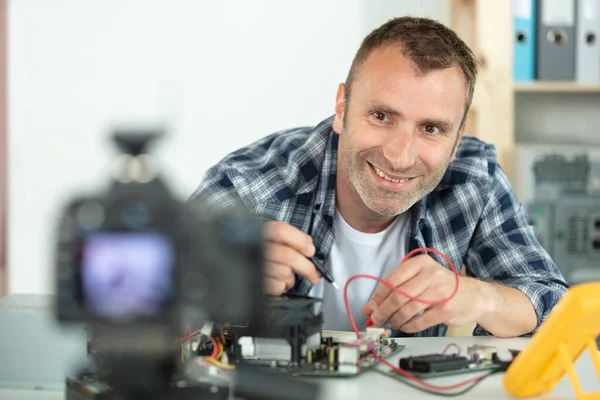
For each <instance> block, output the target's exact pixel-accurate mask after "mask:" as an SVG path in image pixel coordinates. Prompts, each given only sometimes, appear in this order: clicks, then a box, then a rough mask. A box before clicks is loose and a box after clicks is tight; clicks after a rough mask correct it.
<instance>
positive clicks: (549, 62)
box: [536, 0, 577, 81]
mask: <svg viewBox="0 0 600 400" xmlns="http://www.w3.org/2000/svg"><path fill="white" fill-rule="evenodd" d="M538 6H539V10H538V13H537V16H538V21H537V22H538V24H537V25H538V31H537V33H538V36H537V60H536V66H537V68H536V77H537V79H538V80H542V81H574V80H575V42H576V36H575V33H576V31H577V27H576V24H577V20H576V18H575V17H576V15H575V11H576V10H575V0H540V2H539V4H538Z"/></svg>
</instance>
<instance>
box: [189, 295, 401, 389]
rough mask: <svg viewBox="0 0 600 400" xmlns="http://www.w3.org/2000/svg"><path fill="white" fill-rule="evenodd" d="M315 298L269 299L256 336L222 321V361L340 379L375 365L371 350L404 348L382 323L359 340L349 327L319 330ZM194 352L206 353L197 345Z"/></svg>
mask: <svg viewBox="0 0 600 400" xmlns="http://www.w3.org/2000/svg"><path fill="white" fill-rule="evenodd" d="M320 301H321V300H320V299H317V298H313V297H307V296H298V295H289V294H286V295H283V296H280V297H273V298H270V301H269V302H268V303H267V308H266V310H267V312H266V313H265V327H264V330H263V332H262V334H259V335H253V334H252V333H251V332H249V331H248V330H247V326H230V325H226V326H224V327H223V328H222V330H221V332H220V334H221V336H222V338H223V339H224V342H225V343H224V345H225V352H226V353H227V359H228V362H229V363H230V364H232V365H233V364H236V365H250V366H258V367H265V368H268V369H270V370H272V371H275V372H277V373H283V374H286V375H291V376H312V377H336V378H346V377H354V376H357V375H358V374H360V373H362V372H364V371H366V370H368V369H370V368H371V367H373V366H375V365H376V364H377V363H378V360H377V358H376V357H375V356H374V355H373V354H374V353H375V354H377V355H379V356H382V357H386V358H387V357H390V356H392V355H395V354H397V353H398V352H400V351H401V350H402V349H403V348H404V346H402V345H399V344H397V343H396V341H395V340H394V339H393V338H389V337H388V336H387V330H385V329H383V328H368V329H367V331H366V332H363V334H362V339H357V338H356V335H355V334H354V333H353V332H337V331H324V330H322V327H323V316H322V314H321V313H319V312H315V310H316V309H317V305H318V303H319V302H320ZM209 349H210V348H209ZM198 351H200V352H201V353H202V354H207V350H205V348H204V347H202V346H199V347H198Z"/></svg>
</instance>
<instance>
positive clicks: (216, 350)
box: [210, 337, 219, 359]
mask: <svg viewBox="0 0 600 400" xmlns="http://www.w3.org/2000/svg"><path fill="white" fill-rule="evenodd" d="M210 341H211V342H212V345H213V351H212V354H211V355H210V358H215V359H216V357H217V354H219V344H218V343H217V341H216V340H215V338H213V337H211V338H210Z"/></svg>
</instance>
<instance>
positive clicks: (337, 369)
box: [243, 330, 405, 378]
mask: <svg viewBox="0 0 600 400" xmlns="http://www.w3.org/2000/svg"><path fill="white" fill-rule="evenodd" d="M323 335H324V336H322V338H321V344H320V346H319V347H318V348H313V349H310V350H308V351H307V352H306V355H305V356H304V357H303V358H302V361H301V362H300V363H298V364H294V363H289V362H287V361H275V360H271V361H269V360H267V359H263V360H244V361H243V362H244V363H247V364H251V365H255V366H261V367H265V368H270V369H272V370H276V371H277V372H281V373H285V374H289V375H292V376H308V377H326V378H351V377H355V376H357V375H360V374H361V373H363V372H365V371H368V370H369V369H371V368H372V367H374V366H375V365H377V364H378V363H379V360H377V358H375V357H374V356H373V354H377V355H379V356H381V357H383V358H389V357H392V356H394V355H396V354H398V353H400V352H401V351H402V350H403V349H404V348H405V346H404V345H399V344H398V343H397V342H396V340H394V339H393V338H389V337H387V336H385V335H384V334H383V333H382V332H380V331H377V330H374V332H371V333H370V334H369V335H367V336H366V337H364V338H363V339H360V340H358V339H356V336H355V335H354V334H353V333H352V334H349V333H347V332H333V331H329V332H328V331H323Z"/></svg>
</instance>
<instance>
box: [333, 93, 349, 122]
mask: <svg viewBox="0 0 600 400" xmlns="http://www.w3.org/2000/svg"><path fill="white" fill-rule="evenodd" d="M345 89H346V87H345V85H344V84H343V83H340V84H339V85H338V90H337V94H336V96H335V120H334V121H333V130H334V131H335V132H336V133H338V134H341V133H342V131H343V130H344V112H345V110H346V92H345Z"/></svg>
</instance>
